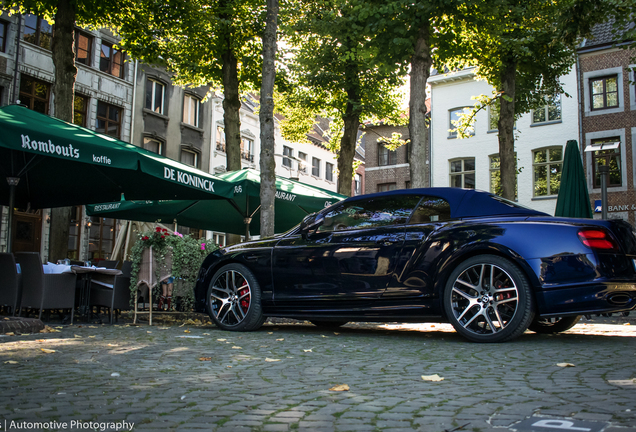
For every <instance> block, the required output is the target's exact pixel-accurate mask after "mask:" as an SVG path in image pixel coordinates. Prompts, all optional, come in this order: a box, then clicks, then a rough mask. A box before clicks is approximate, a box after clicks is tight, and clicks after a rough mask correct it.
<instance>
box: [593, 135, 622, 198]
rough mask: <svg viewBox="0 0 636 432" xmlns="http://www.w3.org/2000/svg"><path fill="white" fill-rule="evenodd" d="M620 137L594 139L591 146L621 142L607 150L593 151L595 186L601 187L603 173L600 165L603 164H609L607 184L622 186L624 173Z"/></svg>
mask: <svg viewBox="0 0 636 432" xmlns="http://www.w3.org/2000/svg"><path fill="white" fill-rule="evenodd" d="M620 141H621V139H620V137H612V138H602V139H597V140H593V141H592V142H591V146H592V147H594V146H599V147H600V146H601V145H603V144H609V143H619V145H618V146H617V147H616V148H613V149H607V150H598V151H595V152H593V153H592V170H593V172H592V175H593V178H594V187H595V188H600V187H601V173H600V172H599V170H598V167H599V166H601V165H608V166H609V179H608V182H607V186H612V187H614V186H622V184H623V181H622V173H621V146H620Z"/></svg>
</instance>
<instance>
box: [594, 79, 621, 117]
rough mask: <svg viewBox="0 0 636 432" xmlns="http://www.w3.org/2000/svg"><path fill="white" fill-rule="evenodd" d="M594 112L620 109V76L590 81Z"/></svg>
mask: <svg viewBox="0 0 636 432" xmlns="http://www.w3.org/2000/svg"><path fill="white" fill-rule="evenodd" d="M590 94H591V95H592V96H591V97H592V110H598V109H606V108H616V107H618V75H612V76H606V77H600V78H594V79H590Z"/></svg>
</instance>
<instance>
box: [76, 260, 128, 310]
mask: <svg viewBox="0 0 636 432" xmlns="http://www.w3.org/2000/svg"><path fill="white" fill-rule="evenodd" d="M69 271H70V272H71V273H75V274H76V275H77V277H78V279H80V280H81V281H82V284H81V288H80V292H79V294H80V298H79V311H78V312H79V315H82V316H85V317H86V321H89V320H90V311H91V298H90V297H91V279H92V278H93V275H95V274H100V275H110V276H113V277H114V276H117V275H120V274H121V273H122V272H121V270H117V269H108V268H105V267H83V266H76V265H73V266H71V267H70V270H69Z"/></svg>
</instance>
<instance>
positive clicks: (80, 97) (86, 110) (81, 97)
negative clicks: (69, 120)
mask: <svg viewBox="0 0 636 432" xmlns="http://www.w3.org/2000/svg"><path fill="white" fill-rule="evenodd" d="M76 99H78V100H83V101H84V109H83V111H80V110H78V109H77V106H76V105H75V100H76ZM89 106H90V97H88V96H84V95H82V94H77V93H75V94H74V95H73V124H76V125H78V126H82V127H88V114H89ZM78 115H79V116H81V117H83V119H84V121H83V122H82V123H77V122H76V121H75V120H76V118H77V116H78Z"/></svg>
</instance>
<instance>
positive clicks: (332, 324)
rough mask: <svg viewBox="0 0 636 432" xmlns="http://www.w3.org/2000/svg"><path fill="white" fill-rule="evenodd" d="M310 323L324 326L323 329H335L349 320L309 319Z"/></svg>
mask: <svg viewBox="0 0 636 432" xmlns="http://www.w3.org/2000/svg"><path fill="white" fill-rule="evenodd" d="M309 322H310V323H312V324H313V325H315V326H316V327H320V328H324V329H337V328H339V327H342V326H343V325H345V324H347V323H348V322H349V321H320V320H309Z"/></svg>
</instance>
